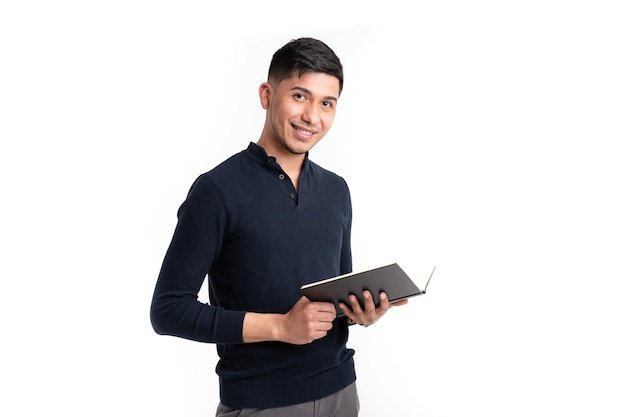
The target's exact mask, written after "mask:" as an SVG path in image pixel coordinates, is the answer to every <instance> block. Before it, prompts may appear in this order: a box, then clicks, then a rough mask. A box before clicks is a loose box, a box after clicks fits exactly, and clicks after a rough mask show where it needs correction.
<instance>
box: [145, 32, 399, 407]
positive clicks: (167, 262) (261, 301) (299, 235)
mask: <svg viewBox="0 0 626 417" xmlns="http://www.w3.org/2000/svg"><path fill="white" fill-rule="evenodd" d="M342 88H343V68H342V65H341V62H340V60H339V58H338V57H337V56H336V55H335V53H334V52H333V51H332V50H331V49H330V48H329V47H328V46H327V45H326V44H324V43H323V42H321V41H319V40H316V39H312V38H301V39H296V40H293V41H291V42H289V43H287V44H286V45H285V46H283V47H282V48H281V49H279V50H278V51H277V52H276V53H275V54H274V56H273V57H272V62H271V64H270V69H269V73H268V79H267V81H266V82H264V83H262V84H261V86H260V87H259V98H260V101H261V106H262V107H263V109H265V111H266V117H265V123H264V126H263V130H262V132H261V136H260V138H259V139H258V141H257V142H256V143H252V142H250V143H249V145H248V147H247V149H245V150H243V151H242V152H240V153H238V154H236V155H233V156H232V157H230V158H229V159H227V160H226V161H224V162H222V163H221V164H219V165H218V166H217V167H215V168H213V169H212V170H210V171H208V172H206V173H204V174H202V175H200V176H199V177H198V178H197V179H196V181H195V182H194V184H193V185H192V187H191V189H190V191H189V193H188V195H187V198H186V199H185V201H184V202H183V204H182V205H181V206H180V209H179V211H178V224H177V226H176V230H175V232H174V236H173V238H172V241H171V243H170V246H169V248H168V251H167V253H166V255H165V259H164V261H163V264H162V267H161V272H160V274H159V277H158V280H157V284H156V287H155V290H154V295H153V299H152V306H151V312H150V316H151V320H152V325H153V327H154V330H155V331H156V332H157V333H159V334H164V335H172V336H177V337H182V338H186V339H190V340H195V341H200V342H207V343H215V344H216V346H217V352H218V354H219V358H220V359H219V362H218V364H217V368H216V372H217V374H218V376H219V381H220V403H219V404H218V407H217V414H216V416H222V417H225V416H239V415H246V416H257V417H262V416H271V417H281V416H289V417H305V416H306V417H313V416H336V417H354V416H357V415H358V411H359V401H358V395H357V390H356V385H355V381H356V372H355V368H354V360H353V356H354V351H353V350H352V349H348V348H347V347H346V343H347V339H348V321H350V323H359V324H371V323H374V322H376V321H378V319H380V317H382V316H383V315H384V314H385V313H386V311H387V310H388V309H389V308H390V307H391V306H392V305H394V304H390V303H389V302H388V301H387V299H386V298H385V295H384V294H381V295H380V298H381V302H380V305H379V306H378V307H376V306H375V305H374V303H373V302H372V297H371V294H369V293H367V292H366V293H365V294H364V297H365V299H366V302H365V305H364V306H363V307H361V306H360V305H359V304H358V302H357V301H356V299H354V300H353V302H352V305H351V306H344V307H343V308H344V312H345V313H346V316H345V317H340V318H337V317H336V310H335V306H334V305H333V304H332V303H320V302H311V301H309V300H308V299H307V298H306V297H302V296H301V295H300V291H299V289H300V287H301V286H302V285H303V284H307V283H310V282H312V281H317V280H320V279H325V278H329V277H333V276H336V275H341V274H345V273H348V272H351V270H352V254H351V245H350V236H351V227H352V206H351V200H350V193H349V190H348V186H347V184H346V182H345V181H344V180H343V178H341V177H340V176H338V175H336V174H334V173H332V172H330V171H328V170H325V169H323V168H322V167H320V166H319V165H317V164H315V163H314V162H312V161H311V160H310V159H309V151H310V150H311V148H312V147H313V146H314V145H315V144H316V143H318V142H319V141H320V140H322V138H323V137H324V136H325V135H326V133H327V132H328V130H329V129H330V128H331V126H332V124H333V120H334V117H335V112H336V108H337V104H338V100H339V96H340V94H341V91H342ZM207 277H208V282H209V299H210V303H209V304H204V303H202V302H200V301H198V292H199V290H200V288H201V286H202V283H203V282H204V280H205V278H207ZM404 303H406V301H403V302H399V303H396V304H395V305H401V304H404ZM243 410H245V412H244V411H243Z"/></svg>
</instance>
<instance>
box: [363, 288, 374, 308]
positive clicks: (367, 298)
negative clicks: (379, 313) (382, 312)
mask: <svg viewBox="0 0 626 417" xmlns="http://www.w3.org/2000/svg"><path fill="white" fill-rule="evenodd" d="M363 304H364V306H365V311H366V312H367V313H374V312H375V311H376V304H374V297H372V293H371V292H369V291H368V290H365V291H363Z"/></svg>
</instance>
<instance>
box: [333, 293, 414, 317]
mask: <svg viewBox="0 0 626 417" xmlns="http://www.w3.org/2000/svg"><path fill="white" fill-rule="evenodd" d="M378 299H379V301H380V303H379V305H378V307H376V305H375V304H374V299H373V297H372V294H371V293H370V292H369V291H367V290H365V291H363V300H364V306H363V307H361V304H360V303H359V300H358V299H357V298H356V296H354V295H353V294H351V295H350V306H347V305H346V304H344V303H339V308H341V310H342V311H343V312H344V314H345V315H346V316H347V317H348V318H349V319H350V320H352V321H353V322H354V323H358V324H360V325H362V326H369V325H372V324H374V323H376V322H377V321H378V320H379V319H380V318H381V317H382V316H384V315H385V313H386V312H387V311H388V310H389V309H390V308H391V307H396V306H401V305H405V304H407V303H408V302H409V300H407V299H404V300H400V301H396V302H394V303H390V302H389V299H388V298H387V294H385V293H384V292H381V293H380V294H379V296H378Z"/></svg>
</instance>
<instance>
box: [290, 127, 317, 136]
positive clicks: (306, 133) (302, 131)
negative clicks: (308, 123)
mask: <svg viewBox="0 0 626 417" xmlns="http://www.w3.org/2000/svg"><path fill="white" fill-rule="evenodd" d="M293 128H294V130H295V131H296V134H297V135H298V136H300V137H302V138H303V139H309V138H311V137H312V136H313V135H315V133H316V132H314V131H312V130H307V129H303V128H301V127H298V126H293Z"/></svg>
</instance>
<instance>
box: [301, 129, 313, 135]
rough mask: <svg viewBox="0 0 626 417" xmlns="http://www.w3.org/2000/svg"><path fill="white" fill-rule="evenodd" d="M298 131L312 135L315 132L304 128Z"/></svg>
mask: <svg viewBox="0 0 626 417" xmlns="http://www.w3.org/2000/svg"><path fill="white" fill-rule="evenodd" d="M298 131H299V132H302V133H304V134H305V135H312V134H313V132H310V131H308V130H304V129H298Z"/></svg>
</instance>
